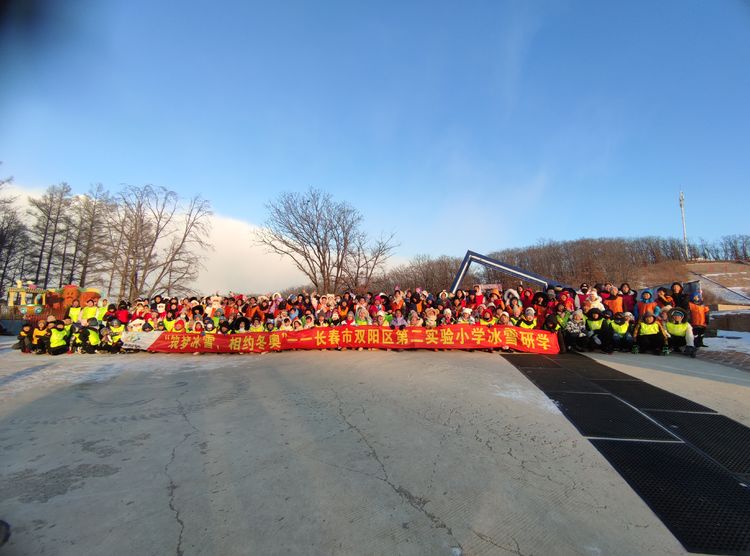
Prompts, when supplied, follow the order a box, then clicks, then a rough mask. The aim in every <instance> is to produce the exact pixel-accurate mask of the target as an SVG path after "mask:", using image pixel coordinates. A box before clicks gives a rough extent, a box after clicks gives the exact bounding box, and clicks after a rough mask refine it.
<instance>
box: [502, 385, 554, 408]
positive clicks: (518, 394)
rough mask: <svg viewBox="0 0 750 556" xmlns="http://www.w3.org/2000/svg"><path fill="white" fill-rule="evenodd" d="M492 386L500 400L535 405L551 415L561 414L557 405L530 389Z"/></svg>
mask: <svg viewBox="0 0 750 556" xmlns="http://www.w3.org/2000/svg"><path fill="white" fill-rule="evenodd" d="M492 386H493V387H494V389H495V391H494V392H493V393H492V394H493V395H494V396H497V397H499V398H505V399H507V400H513V401H516V402H520V403H525V404H528V405H533V406H536V407H538V408H539V409H543V410H545V411H549V412H550V413H558V412H559V410H558V409H557V406H556V405H555V403H554V402H553V401H552V400H550V399H549V398H548V397H547V396H545V395H543V394H542V393H541V392H538V391H534V390H530V389H529V388H522V387H520V386H511V385H505V386H500V385H498V384H493V385H492Z"/></svg>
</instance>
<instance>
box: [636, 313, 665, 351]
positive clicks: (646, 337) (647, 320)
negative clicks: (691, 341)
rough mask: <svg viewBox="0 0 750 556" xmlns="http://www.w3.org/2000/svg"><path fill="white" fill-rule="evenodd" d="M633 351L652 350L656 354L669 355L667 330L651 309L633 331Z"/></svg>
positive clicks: (642, 316) (644, 314)
mask: <svg viewBox="0 0 750 556" xmlns="http://www.w3.org/2000/svg"><path fill="white" fill-rule="evenodd" d="M633 339H634V340H635V344H634V345H633V353H641V352H643V353H645V352H647V351H650V352H651V353H653V354H654V355H659V354H661V355H667V354H668V353H669V352H668V351H667V331H666V330H664V327H663V326H662V324H661V322H659V321H658V320H656V317H655V316H654V314H653V313H652V312H651V311H646V312H645V313H643V315H641V318H640V319H639V320H638V322H637V323H636V325H635V328H634V331H633Z"/></svg>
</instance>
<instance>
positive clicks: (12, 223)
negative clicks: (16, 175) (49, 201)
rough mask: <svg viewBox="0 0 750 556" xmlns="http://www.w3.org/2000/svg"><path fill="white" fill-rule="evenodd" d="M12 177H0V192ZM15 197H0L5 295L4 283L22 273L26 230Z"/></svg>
mask: <svg viewBox="0 0 750 556" xmlns="http://www.w3.org/2000/svg"><path fill="white" fill-rule="evenodd" d="M12 181H13V178H10V177H8V178H0V193H1V192H2V190H3V189H4V188H5V186H7V185H8V184H10V183H11V182H12ZM14 201H15V197H12V196H3V197H0V295H2V297H4V296H5V287H6V284H7V283H8V282H9V281H11V280H13V279H15V278H17V277H18V276H21V275H22V274H23V270H24V269H23V266H24V261H25V254H26V247H27V244H28V241H27V230H26V226H25V224H24V223H23V220H22V218H21V216H20V215H19V213H18V210H17V209H16V208H15V207H14V206H13V202H14Z"/></svg>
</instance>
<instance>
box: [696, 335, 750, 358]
mask: <svg viewBox="0 0 750 556" xmlns="http://www.w3.org/2000/svg"><path fill="white" fill-rule="evenodd" d="M704 341H705V342H706V344H708V346H707V347H704V348H701V351H702V350H706V351H738V352H740V353H747V354H748V355H750V332H735V331H734V330H717V331H716V338H705V340H704Z"/></svg>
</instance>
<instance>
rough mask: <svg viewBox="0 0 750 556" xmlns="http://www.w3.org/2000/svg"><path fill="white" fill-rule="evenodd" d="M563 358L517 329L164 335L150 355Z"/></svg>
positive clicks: (541, 336)
mask: <svg viewBox="0 0 750 556" xmlns="http://www.w3.org/2000/svg"><path fill="white" fill-rule="evenodd" d="M503 347H507V348H511V349H514V350H517V351H526V352H530V353H559V351H560V347H559V345H558V343H557V334H555V333H553V332H546V331H543V330H526V329H523V328H516V327H514V326H491V327H489V326H479V325H471V324H454V325H450V326H439V327H437V328H420V327H414V328H405V329H404V330H391V329H390V328H385V327H379V326H351V327H350V326H336V327H321V328H310V329H308V330H299V331H295V332H284V331H277V332H249V333H245V334H228V335H224V334H191V333H186V332H163V333H162V334H161V335H160V336H159V337H158V338H157V339H156V340H155V341H154V342H153V343H152V344H151V345H150V346H149V347H148V351H158V352H169V353H196V352H199V353H263V352H267V351H283V350H289V349H338V348H347V349H352V348H377V349H497V348H503Z"/></svg>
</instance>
